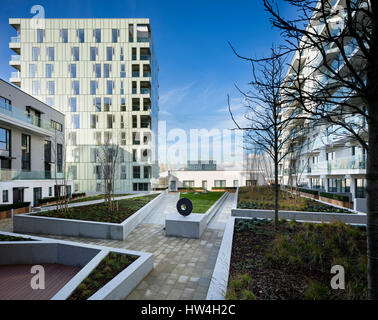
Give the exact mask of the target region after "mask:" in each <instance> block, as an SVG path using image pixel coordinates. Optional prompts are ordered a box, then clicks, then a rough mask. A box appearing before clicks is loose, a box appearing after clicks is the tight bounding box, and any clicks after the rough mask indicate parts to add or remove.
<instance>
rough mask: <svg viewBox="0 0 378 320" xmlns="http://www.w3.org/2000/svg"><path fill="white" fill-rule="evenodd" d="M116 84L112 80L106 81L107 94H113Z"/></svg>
mask: <svg viewBox="0 0 378 320" xmlns="http://www.w3.org/2000/svg"><path fill="white" fill-rule="evenodd" d="M113 88H114V82H113V81H112V80H107V81H106V94H113Z"/></svg>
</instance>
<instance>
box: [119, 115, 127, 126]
mask: <svg viewBox="0 0 378 320" xmlns="http://www.w3.org/2000/svg"><path fill="white" fill-rule="evenodd" d="M120 127H121V129H124V128H126V126H125V122H124V119H123V116H121V121H120Z"/></svg>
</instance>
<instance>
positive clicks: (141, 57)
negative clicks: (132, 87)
mask: <svg viewBox="0 0 378 320" xmlns="http://www.w3.org/2000/svg"><path fill="white" fill-rule="evenodd" d="M140 60H143V61H150V60H151V56H149V55H146V54H143V55H140Z"/></svg>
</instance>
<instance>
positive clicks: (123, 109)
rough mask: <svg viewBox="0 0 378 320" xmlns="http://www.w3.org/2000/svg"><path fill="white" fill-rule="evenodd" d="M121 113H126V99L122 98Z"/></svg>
mask: <svg viewBox="0 0 378 320" xmlns="http://www.w3.org/2000/svg"><path fill="white" fill-rule="evenodd" d="M121 111H122V112H125V111H126V98H121Z"/></svg>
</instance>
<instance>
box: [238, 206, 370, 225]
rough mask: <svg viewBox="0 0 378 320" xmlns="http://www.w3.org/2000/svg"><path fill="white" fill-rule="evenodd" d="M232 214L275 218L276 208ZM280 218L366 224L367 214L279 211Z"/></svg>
mask: <svg viewBox="0 0 378 320" xmlns="http://www.w3.org/2000/svg"><path fill="white" fill-rule="evenodd" d="M231 216H233V217H243V218H261V219H264V218H266V219H274V210H261V209H232V210H231ZM279 218H280V219H287V220H292V219H293V220H298V221H319V222H322V221H323V222H331V221H335V220H339V221H342V222H344V223H347V224H361V225H364V224H366V219H367V218H366V215H365V214H350V213H332V212H309V211H284V210H280V211H279Z"/></svg>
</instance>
